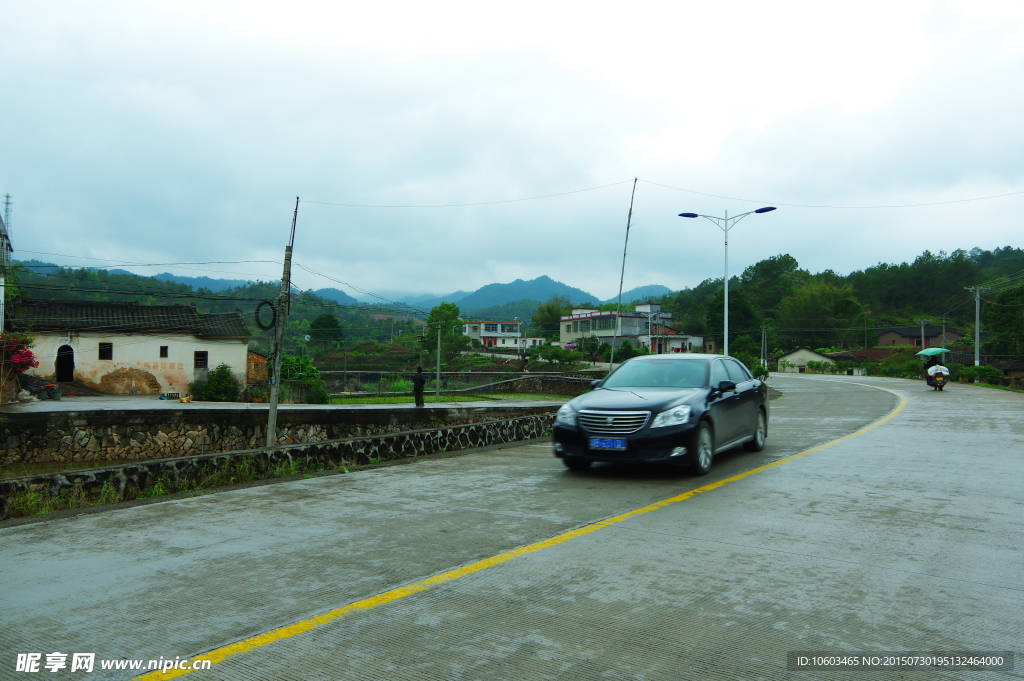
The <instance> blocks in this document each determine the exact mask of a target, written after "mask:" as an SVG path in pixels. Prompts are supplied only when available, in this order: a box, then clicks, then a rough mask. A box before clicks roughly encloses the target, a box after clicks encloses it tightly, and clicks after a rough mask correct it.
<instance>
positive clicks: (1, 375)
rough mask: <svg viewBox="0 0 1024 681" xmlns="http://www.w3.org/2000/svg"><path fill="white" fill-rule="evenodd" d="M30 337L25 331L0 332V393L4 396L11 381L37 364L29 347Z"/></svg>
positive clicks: (30, 344) (30, 343)
mask: <svg viewBox="0 0 1024 681" xmlns="http://www.w3.org/2000/svg"><path fill="white" fill-rule="evenodd" d="M31 346H32V337H31V336H29V335H28V334H27V333H12V332H7V333H0V395H3V396H6V395H7V392H8V388H9V387H10V384H11V382H12V381H13V380H14V379H15V378H17V377H18V376H19V375H21V374H23V373H25V371H27V370H28V369H34V368H36V367H37V366H39V360H37V359H36V356H35V355H34V354H33V353H32V351H31V350H29V348H30V347H31Z"/></svg>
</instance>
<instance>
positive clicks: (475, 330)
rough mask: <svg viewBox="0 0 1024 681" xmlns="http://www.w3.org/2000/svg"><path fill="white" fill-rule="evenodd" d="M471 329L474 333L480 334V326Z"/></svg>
mask: <svg viewBox="0 0 1024 681" xmlns="http://www.w3.org/2000/svg"><path fill="white" fill-rule="evenodd" d="M470 328H471V329H473V333H479V331H480V327H479V326H472V327H470Z"/></svg>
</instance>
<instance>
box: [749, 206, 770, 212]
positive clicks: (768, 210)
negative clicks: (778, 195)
mask: <svg viewBox="0 0 1024 681" xmlns="http://www.w3.org/2000/svg"><path fill="white" fill-rule="evenodd" d="M773 210H775V206H765V207H764V208H758V209H757V210H755V211H754V212H755V213H771V212H772V211H773Z"/></svg>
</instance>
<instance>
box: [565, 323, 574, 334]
mask: <svg viewBox="0 0 1024 681" xmlns="http://www.w3.org/2000/svg"><path fill="white" fill-rule="evenodd" d="M565 332H566V333H572V324H566V325H565Z"/></svg>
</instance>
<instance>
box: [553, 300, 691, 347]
mask: <svg viewBox="0 0 1024 681" xmlns="http://www.w3.org/2000/svg"><path fill="white" fill-rule="evenodd" d="M671 321H672V314H671V313H670V312H662V311H661V305H659V304H658V303H641V304H638V305H635V306H634V311H633V312H627V311H621V312H615V311H614V310H599V309H598V308H596V307H575V308H573V310H572V313H571V314H568V315H563V316H562V318H561V321H560V324H559V341H560V343H561V345H562V347H565V346H566V345H578V344H579V341H580V339H582V338H586V337H588V336H593V337H596V338H597V340H598V342H600V343H608V344H609V345H611V344H612V343H614V344H615V346H616V347H619V346H620V345H621V344H622V341H624V340H628V341H630V342H631V343H632V344H633V345H634V346H636V347H644V348H650V349H651V352H653V353H656V354H661V353H666V352H702V351H704V350H705V348H706V345H705V341H704V338H703V337H701V336H690V335H687V334H681V333H679V332H678V331H676V330H675V329H673V328H672V327H671V326H669V325H668V324H669V322H671Z"/></svg>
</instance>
